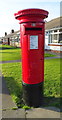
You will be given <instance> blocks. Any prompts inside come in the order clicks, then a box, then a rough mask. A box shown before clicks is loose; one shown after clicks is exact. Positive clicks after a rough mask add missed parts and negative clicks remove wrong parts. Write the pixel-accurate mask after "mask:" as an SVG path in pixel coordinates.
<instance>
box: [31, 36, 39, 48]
mask: <svg viewBox="0 0 62 120" xmlns="http://www.w3.org/2000/svg"><path fill="white" fill-rule="evenodd" d="M30 49H38V35H31V36H30Z"/></svg>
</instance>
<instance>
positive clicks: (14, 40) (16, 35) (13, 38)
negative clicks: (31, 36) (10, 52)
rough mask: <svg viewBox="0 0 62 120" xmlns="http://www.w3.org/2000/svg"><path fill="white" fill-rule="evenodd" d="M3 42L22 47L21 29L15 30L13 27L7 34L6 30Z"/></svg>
mask: <svg viewBox="0 0 62 120" xmlns="http://www.w3.org/2000/svg"><path fill="white" fill-rule="evenodd" d="M2 40H3V43H2V44H7V45H11V46H15V47H20V31H19V30H18V31H15V32H14V30H13V29H12V30H11V33H10V34H8V35H7V33H6V32H5V36H4V37H3V38H2Z"/></svg>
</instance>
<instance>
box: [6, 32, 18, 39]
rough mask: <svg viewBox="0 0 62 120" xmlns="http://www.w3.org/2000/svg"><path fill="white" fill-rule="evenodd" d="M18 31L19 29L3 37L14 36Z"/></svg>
mask: <svg viewBox="0 0 62 120" xmlns="http://www.w3.org/2000/svg"><path fill="white" fill-rule="evenodd" d="M18 32H20V30H18V31H15V32H14V33H10V34H8V35H6V36H4V38H10V37H12V36H16V35H17V33H18Z"/></svg>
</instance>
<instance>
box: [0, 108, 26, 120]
mask: <svg viewBox="0 0 62 120" xmlns="http://www.w3.org/2000/svg"><path fill="white" fill-rule="evenodd" d="M2 118H24V120H25V110H24V109H18V110H6V111H2ZM11 120H12V119H11Z"/></svg>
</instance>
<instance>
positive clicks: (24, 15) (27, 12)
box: [14, 8, 48, 22]
mask: <svg viewBox="0 0 62 120" xmlns="http://www.w3.org/2000/svg"><path fill="white" fill-rule="evenodd" d="M14 16H15V18H16V19H18V20H22V19H23V21H24V22H26V21H27V19H29V20H30V19H31V21H34V19H36V21H37V20H40V19H45V18H47V17H48V11H46V10H43V9H37V8H34V9H33V8H31V9H24V10H20V11H18V12H17V13H15V14H14Z"/></svg>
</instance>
